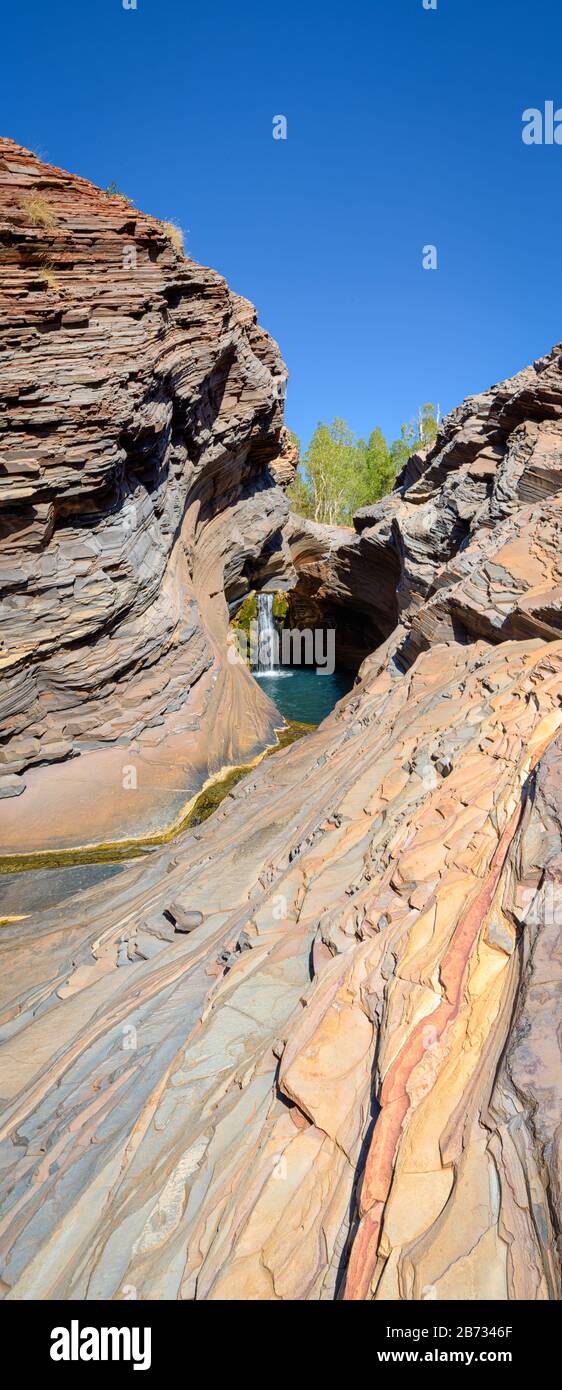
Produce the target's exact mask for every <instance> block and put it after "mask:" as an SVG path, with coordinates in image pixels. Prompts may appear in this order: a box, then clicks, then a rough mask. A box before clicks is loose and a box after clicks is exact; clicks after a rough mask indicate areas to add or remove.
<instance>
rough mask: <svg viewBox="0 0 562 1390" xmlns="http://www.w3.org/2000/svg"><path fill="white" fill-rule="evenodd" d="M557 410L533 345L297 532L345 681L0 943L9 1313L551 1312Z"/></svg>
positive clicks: (560, 673)
mask: <svg viewBox="0 0 562 1390" xmlns="http://www.w3.org/2000/svg"><path fill="white" fill-rule="evenodd" d="M98 196H99V195H98ZM183 273H184V274H188V273H190V272H189V268H188V269H186V270H185V271H184V272H183ZM198 273H200V272H198ZM205 273H207V272H205ZM561 412H562V368H561V354H560V349H556V350H555V351H554V352H553V353H552V354H551V356H550V357H549V358H546V359H544V360H543V361H542V362H540V363H538V364H536V365H535V367H534V368H531V369H529V370H528V371H526V372H523V373H521V374H520V376H518V377H517V378H515V380H514V381H513V382H510V383H505V384H504V385H502V386H501V387H496V388H494V389H493V390H492V391H491V392H489V393H487V394H486V395H485V396H483V397H479V398H477V399H476V400H472V401H468V402H467V403H466V404H465V405H464V406H463V407H461V409H460V410H459V411H456V412H455V413H454V414H453V416H451V417H450V418H449V420H448V421H446V422H445V425H444V427H443V432H442V435H441V437H440V439H439V440H438V441H437V445H436V448H435V450H433V451H432V454H431V455H429V456H428V457H427V458H426V459H422V458H415V459H413V460H411V461H410V463H409V465H408V466H407V469H406V471H405V475H404V476H403V478H402V479H401V480H400V482H399V486H398V488H397V490H396V492H395V493H394V494H393V495H392V496H391V497H390V498H386V499H384V501H383V502H382V503H380V504H379V505H378V506H377V507H376V508H374V509H373V510H372V512H369V513H368V514H367V515H363V516H362V517H361V518H359V519H358V522H357V532H356V535H355V537H354V536H353V535H352V534H351V533H350V532H346V533H345V534H343V535H334V534H332V535H330V536H325V535H322V534H321V533H320V532H319V531H318V529H317V528H314V529H313V531H312V532H311V531H310V529H309V528H308V527H307V526H306V524H303V523H300V522H293V523H291V525H290V526H288V527H287V529H286V532H285V537H286V540H287V542H288V543H289V544H290V546H291V549H292V553H293V557H294V560H295V564H296V568H297V571H298V574H299V584H298V588H297V595H296V598H297V601H300V602H302V604H303V605H306V603H307V602H311V603H312V602H314V603H315V604H317V605H318V609H317V611H318V612H319V613H320V614H322V613H323V612H325V611H326V608H325V607H324V604H326V605H328V604H331V605H332V606H334V607H339V608H340V610H341V613H342V617H343V619H345V614H346V612H347V611H349V609H348V605H349V606H351V605H352V604H353V595H354V591H355V585H356V584H357V586H358V592H359V594H360V598H359V600H358V603H360V605H361V608H360V611H361V612H363V611H364V605H365V606H366V605H368V606H369V612H368V614H367V613H365V616H366V617H367V618H368V622H369V624H372V627H373V630H374V629H375V628H376V629H377V631H378V633H379V634H380V636H381V638H382V639H383V640H382V641H381V642H380V644H379V645H378V646H377V648H376V650H374V651H373V653H372V654H371V655H370V656H369V657H368V659H367V660H366V661H364V662H363V665H362V667H361V670H360V674H359V679H358V682H357V683H356V685H355V687H354V689H353V690H352V691H351V692H350V694H349V695H348V696H346V698H345V699H344V700H343V701H341V702H340V704H339V705H338V707H337V708H336V710H335V711H334V712H333V713H332V715H331V716H330V717H329V719H327V720H326V721H324V723H323V724H322V725H321V726H320V728H319V729H318V730H317V731H316V732H315V733H313V734H311V735H310V736H309V737H308V738H306V739H303V740H301V741H300V742H298V743H296V744H294V745H293V747H291V748H290V749H288V750H286V751H284V752H277V753H275V754H274V755H273V756H272V757H271V758H270V759H269V760H268V761H267V762H264V763H262V764H261V765H260V766H259V767H257V768H255V769H254V770H253V771H252V772H251V773H250V774H249V775H248V777H246V778H245V779H244V780H243V781H241V782H239V783H238V784H237V786H236V787H235V788H234V790H233V791H232V792H231V794H230V796H229V797H228V799H227V800H225V801H224V802H223V803H222V804H221V806H220V807H219V809H218V810H217V811H216V813H215V814H214V816H212V818H210V819H209V820H208V821H206V822H205V823H204V824H203V825H201V826H199V827H198V828H197V829H193V830H191V831H189V832H188V833H184V834H182V835H178V837H177V838H176V840H175V842H174V843H172V844H170V845H168V846H166V847H163V848H161V849H159V850H158V851H156V852H155V853H153V854H152V855H151V856H150V858H149V860H148V861H147V862H136V863H134V864H132V865H131V866H129V867H127V868H125V869H121V870H120V872H119V873H118V875H117V876H116V877H114V878H112V879H110V880H108V881H107V882H105V883H102V884H97V885H96V886H92V887H90V888H89V889H88V890H87V891H84V892H79V893H77V894H76V895H75V896H74V897H73V898H71V899H68V900H67V901H66V902H65V903H64V905H63V906H62V907H59V908H57V909H56V910H52V909H45V910H42V911H29V912H28V914H27V915H26V916H25V917H24V920H20V921H15V920H11V921H9V922H6V924H5V925H4V926H3V928H2V933H1V935H0V965H1V969H0V979H1V980H2V1000H3V1007H2V1014H1V1016H0V1017H1V1028H2V1034H1V1042H0V1070H1V1074H2V1093H3V1097H4V1106H3V1115H2V1128H1V1131H0V1159H1V1173H2V1194H1V1205H2V1212H3V1225H2V1235H1V1237H0V1278H1V1279H2V1281H3V1288H4V1292H5V1295H6V1297H7V1298H8V1300H12V1299H28V1298H40V1299H51V1298H56V1297H63V1298H82V1297H84V1298H91V1299H103V1298H112V1299H117V1300H119V1299H127V1298H130V1297H131V1296H136V1297H139V1298H145V1299H151V1298H167V1299H168V1298H172V1299H208V1300H211V1301H214V1300H217V1301H218V1300H223V1299H228V1300H236V1299H250V1300H272V1301H283V1300H294V1299H298V1300H333V1299H345V1300H349V1301H359V1300H389V1299H395V1298H398V1299H404V1300H417V1299H436V1300H443V1299H460V1298H469V1299H475V1300H479V1299H513V1300H517V1299H538V1300H547V1299H556V1298H558V1297H559V1296H560V1283H559V1272H558V1264H557V1242H558V1241H559V1238H560V1189H561V1178H560V1127H559V1104H558V1101H559V1095H560V1080H561V1077H560V1053H559V1043H558V1035H557V1029H558V1026H559V998H560V979H559V972H560V961H559V956H558V955H557V935H558V931H559V927H560V920H561V917H562V907H561V900H560V894H561V891H562V889H561V869H560V864H561V853H562V771H561V769H562V700H561V697H562V634H561V633H560V629H559V621H558V617H557V614H558V613H559V607H558V600H557V597H556V596H557V593H559V584H560V575H559V561H560V551H559V535H560V530H559V522H558V519H557V515H558V514H557V504H558V499H559V495H560V487H559V479H560V476H561V475H560V460H561V458H562V451H561V450H560V436H559V426H560V422H561V421H562V413H561ZM178 447H179V441H178ZM276 447H277V446H276ZM281 456H283V449H281ZM283 466H284V465H283V464H282V463H281V464H277V465H276V467H280V468H281V469H283ZM264 493H265V496H264V498H263V500H264V502H266V501H267V499H268V497H269V489H264ZM258 500H259V498H258V499H256V497H255V494H254V495H253V502H252V505H257V501H258ZM217 507H218V503H217ZM229 518H230V513H229V512H228V511H227V512H226V513H225V514H224V515H223V513H222V511H221V510H220V508H219V509H218V510H217V513H216V517H215V518H214V519H213V522H212V523H210V525H211V526H212V527H213V528H214V529H213V536H214V537H216V539H215V540H214V544H213V547H212V553H213V555H216V553H217V552H220V553H221V554H222V547H223V542H221V535H222V526H223V524H225V523H226V524H228V522H229ZM271 524H272V525H273V522H272V523H271ZM247 544H248V537H247V534H246V532H245V533H244V545H247ZM280 544H281V549H283V546H284V544H285V540H283V541H282V542H281V543H280ZM215 545H216V551H215ZM266 550H267V546H262V547H261V551H260V559H259V561H258V563H263V564H264V565H265V567H266V570H267V566H268V565H271V564H273V566H275V564H276V560H275V556H276V555H277V554H278V548H276V547H275V546H273V547H272V548H271V549H270V552H269V556H268V555H267V554H266ZM202 554H203V555H204V554H205V552H202ZM272 557H273V559H272ZM362 557H363V558H362ZM256 560H257V557H256ZM363 561H364V566H363ZM307 566H308V578H307V579H306V580H304V579H303V577H302V576H303V572H304V570H305V567H307ZM218 567H219V566H218V565H210V567H209V573H210V572H211V571H212V576H213V577H209V580H208V590H207V595H206V596H205V582H206V574H207V571H206V570H205V566H204V564H202V571H201V578H200V581H199V584H198V588H197V596H198V603H199V606H200V608H201V609H202V611H203V619H204V625H205V627H204V630H205V632H206V631H207V624H208V621H209V620H208V617H207V614H208V612H209V611H210V607H208V606H207V605H208V595H209V594H210V593H211V585H212V584H213V583H214V582H215V578H214V576H215V575H216V569H217V568H218ZM242 572H243V567H242V568H241V570H240V576H241V575H242ZM352 572H353V574H354V575H356V576H357V575H358V576H361V577H360V578H357V579H355V578H354V579H353V582H352V578H351V576H352ZM377 575H378V576H380V582H379V579H377ZM234 582H236V581H234ZM240 582H242V580H241V578H240ZM306 584H308V585H309V590H308V593H307V592H305V586H306ZM321 590H323V591H324V592H321ZM221 602H224V599H221ZM33 630H34V629H33ZM198 630H199V629H198ZM218 646H219V644H218V642H217V647H218ZM222 709H223V717H224V721H225V724H226V723H227V719H226V708H225V706H224V704H223V706H222ZM80 760H81V759H80ZM80 760H76V759H75V760H74V762H77V761H80ZM67 765H68V764H63V765H62V766H63V767H64V766H67ZM70 765H72V764H70ZM50 771H51V773H54V772H56V768H51V769H50ZM11 775H15V776H17V775H18V774H17V773H12V774H11ZM25 775H26V778H30V777H32V776H33V775H34V772H33V768H32V769H31V772H26V774H25ZM28 794H29V793H28V790H26V791H25V792H24V793H23V794H22V795H21V796H19V797H18V798H17V799H16V798H13V800H12V805H13V806H15V807H16V809H17V807H18V806H19V805H20V804H24V805H25V801H26V797H28ZM178 928H179V929H178Z"/></svg>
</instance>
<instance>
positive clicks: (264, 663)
mask: <svg viewBox="0 0 562 1390" xmlns="http://www.w3.org/2000/svg"><path fill="white" fill-rule="evenodd" d="M273 598H274V595H273V594H257V595H256V599H257V609H258V650H257V661H256V666H257V669H258V671H274V670H275V667H276V665H277V659H276V658H277V629H276V627H275V622H274V620H273Z"/></svg>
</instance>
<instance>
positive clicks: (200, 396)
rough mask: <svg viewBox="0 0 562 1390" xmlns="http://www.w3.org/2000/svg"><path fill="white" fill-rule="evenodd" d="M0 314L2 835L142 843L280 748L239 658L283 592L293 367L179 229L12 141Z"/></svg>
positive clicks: (3, 204) (3, 160)
mask: <svg viewBox="0 0 562 1390" xmlns="http://www.w3.org/2000/svg"><path fill="white" fill-rule="evenodd" d="M172 236H173V233H172ZM0 313H1V338H0V501H1V507H2V516H1V520H0V623H1V628H0V634H1V635H0V642H1V646H0V662H1V672H2V690H1V696H0V721H1V738H2V743H1V746H0V766H1V769H2V777H1V780H0V792H2V793H3V796H4V797H5V798H6V797H10V805H9V807H6V805H5V804H3V802H2V801H1V800H0V822H1V825H0V841H1V842H2V843H3V845H4V847H5V848H12V849H21V848H27V849H34V848H43V847H46V846H47V845H49V844H51V843H55V842H56V843H60V844H64V843H67V844H74V843H79V842H80V841H81V840H86V841H88V840H96V839H99V838H100V835H101V832H102V819H103V816H107V817H108V818H109V823H106V825H105V828H104V829H105V831H109V835H108V836H107V837H108V838H112V836H114V835H115V834H119V833H121V834H122V835H126V834H127V833H128V832H129V833H130V832H131V831H132V832H134V831H135V830H136V831H137V832H139V831H140V829H141V828H142V827H143V825H144V827H145V828H146V827H147V826H148V825H149V824H150V825H151V826H157V825H159V824H162V823H166V821H167V820H170V819H172V820H173V812H174V809H176V808H177V806H178V805H180V804H181V802H182V799H183V800H184V801H185V799H186V791H188V790H189V788H190V787H193V786H194V785H197V783H198V782H200V781H201V779H202V777H203V776H204V774H205V772H206V771H207V770H210V771H214V770H216V769H217V768H218V767H220V766H221V765H223V764H225V763H229V762H236V761H240V760H241V759H242V758H243V757H244V756H247V755H248V754H250V753H251V752H252V751H257V749H258V748H259V747H263V746H264V744H265V743H267V742H268V740H269V741H270V740H271V737H272V730H273V724H274V713H273V710H272V707H271V705H270V704H269V703H268V701H266V699H265V697H263V696H262V694H261V692H260V691H259V689H257V688H256V686H255V684H254V683H252V682H251V681H250V679H249V678H248V677H246V674H245V672H244V671H243V668H241V667H239V668H234V667H229V666H228V665H226V666H225V661H224V646H225V637H226V631H227V622H228V607H227V602H228V601H231V602H232V601H234V600H235V599H236V598H237V597H239V596H241V595H243V594H244V592H245V591H246V590H247V588H248V585H249V578H248V576H250V577H251V576H252V574H253V570H254V567H256V568H257V569H258V570H260V571H261V572H262V573H263V574H266V575H267V573H268V572H272V573H275V574H282V575H283V574H284V575H285V576H287V575H289V576H290V575H291V568H290V564H289V562H288V556H287V551H286V547H285V546H284V543H283V537H282V526H283V523H284V521H285V519H286V515H287V511H288V506H287V502H286V500H285V497H284V493H283V491H282V488H281V487H280V486H279V484H278V482H277V480H276V479H277V477H280V478H281V479H282V480H284V479H285V474H286V473H287V472H289V475H290V468H291V458H290V450H289V449H288V446H287V442H286V439H285V438H284V434H283V396H284V388H285V380H286V371H285V367H284V364H283V362H282V359H281V357H280V354H279V351H278V349H277V347H276V345H275V344H274V343H273V342H272V341H271V339H270V338H269V337H268V336H267V334H265V333H264V332H263V331H262V329H260V328H259V326H258V325H257V323H256V314H255V310H254V309H253V307H252V306H251V305H250V304H248V303H247V301H246V300H243V299H241V298H240V297H239V296H237V295H235V294H233V293H232V292H231V291H230V290H229V288H228V286H227V285H226V283H225V281H224V280H223V279H222V278H221V277H220V276H219V275H217V274H216V273H215V272H214V271H210V270H206V269H204V268H203V267H201V266H198V265H196V264H195V263H194V262H193V261H191V260H189V259H186V258H185V257H184V256H183V255H182V254H181V253H180V251H179V250H178V249H177V248H176V247H175V246H174V244H173V239H172V237H171V235H170V229H169V228H166V226H164V225H163V224H162V223H159V222H158V221H156V220H155V219H154V218H149V217H145V216H144V215H143V214H142V213H139V212H137V211H136V209H134V208H133V207H131V206H130V205H129V204H128V203H127V201H126V200H125V199H123V198H122V197H120V196H107V195H105V194H103V193H102V192H101V191H100V190H99V189H97V188H95V187H94V186H93V185H92V184H90V183H87V182H86V181H85V180H83V179H80V178H77V177H75V176H73V175H69V174H66V173H63V172H62V171H61V170H58V169H54V168H51V167H49V166H46V165H44V164H41V162H40V161H39V160H38V159H36V158H35V156H33V155H31V154H30V153H29V152H28V151H25V150H22V149H20V148H19V147H18V146H17V145H14V144H13V143H12V142H11V141H9V140H2V141H0ZM225 596H226V599H225ZM229 703H230V704H231V705H232V706H233V718H232V719H225V718H224V710H225V707H227V706H228V704H229ZM219 710H220V715H219ZM203 727H204V729H205V734H204V739H203V738H201V737H198V733H199V730H200V729H202V728H203ZM67 760H72V763H73V764H74V765H73V766H72V765H71V766H69V765H68V762H67ZM61 763H64V764H66V765H65V766H64V767H62V768H61V767H60V766H59V768H58V769H57V767H56V766H54V765H55V764H61ZM123 765H127V766H129V765H134V766H135V767H136V768H137V771H138V774H139V778H140V786H141V790H142V805H141V804H140V802H141V798H140V797H139V798H137V799H136V801H135V800H134V799H132V798H131V797H130V796H129V797H128V798H127V796H124V795H122V792H123V788H122V781H123V778H122V767H123ZM178 772H179V773H180V775H179V776H178ZM178 783H180V784H182V785H180V787H179V789H178ZM88 787H89V788H90V791H89V793H88V791H87V788H88ZM26 788H27V790H25V789H26ZM22 793H24V794H22ZM16 795H17V802H16V801H15V799H12V798H15V797H16ZM100 798H101V801H100V800H99V799H100ZM88 803H89V804H88ZM97 804H99V805H100V809H101V810H102V812H103V816H100V817H98V816H97V814H96V805H97ZM55 807H58V811H59V815H58V827H57V835H56V840H54V838H53V835H54V832H53V812H54V809H55ZM8 819H9V825H8Z"/></svg>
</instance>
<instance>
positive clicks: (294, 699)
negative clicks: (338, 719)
mask: <svg viewBox="0 0 562 1390" xmlns="http://www.w3.org/2000/svg"><path fill="white" fill-rule="evenodd" d="M255 674H256V672H255V671H254V675H255ZM258 679H259V683H260V685H261V688H262V690H265V693H266V695H269V698H270V700H273V703H274V705H277V708H278V710H280V712H281V714H283V715H284V717H285V719H296V720H298V721H299V723H301V724H320V723H321V721H322V719H325V718H326V715H327V714H329V713H330V710H333V708H334V705H336V704H337V702H338V700H341V698H342V695H347V692H348V690H351V687H352V685H353V682H354V680H355V676H354V674H353V671H334V674H333V675H332V676H317V674H316V671H315V670H313V668H312V667H310V666H308V667H307V666H292V667H291V668H290V669H289V668H288V667H285V668H284V669H283V670H282V671H273V672H271V674H270V673H267V675H263V674H261V675H260V676H259V677H258Z"/></svg>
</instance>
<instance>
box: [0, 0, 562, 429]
mask: <svg viewBox="0 0 562 1390" xmlns="http://www.w3.org/2000/svg"><path fill="white" fill-rule="evenodd" d="M561 8H562V7H561V5H560V0H438V9H437V11H436V12H433V11H431V12H426V11H425V10H424V9H423V7H422V0H363V2H362V3H359V0H342V2H341V3H337V4H334V3H332V2H331V0H283V3H279V0H271V3H268V2H267V0H212V3H211V0H200V3H199V4H197V5H192V4H190V3H188V0H185V3H184V0H138V5H137V9H136V10H129V11H128V10H125V9H124V8H123V6H122V3H121V0H90V2H89V3H88V0H26V3H21V4H20V5H18V6H17V8H16V7H15V6H10V5H6V6H5V7H4V14H3V31H4V43H3V45H2V48H3V54H2V59H1V81H0V109H1V116H2V118H1V121H0V129H1V131H2V133H3V134H6V135H11V136H12V137H13V138H14V139H16V140H18V141H19V142H20V143H21V144H23V145H27V146H30V147H32V148H33V149H35V150H36V151H37V152H38V153H40V154H42V155H43V156H44V157H46V158H47V159H48V160H49V161H50V162H51V163H54V164H58V165H61V166H63V167H65V168H68V169H70V170H73V171H75V172H76V173H79V174H82V175H84V176H85V177H87V178H91V179H93V180H94V181H95V182H96V183H99V184H101V185H103V186H106V185H107V184H108V183H109V182H110V181H112V180H115V182H116V183H117V185H118V186H119V187H120V188H121V189H122V190H123V191H124V192H126V193H128V194H129V196H130V197H132V198H133V200H134V201H135V203H136V204H137V205H138V206H139V207H142V208H143V209H145V210H146V211H148V212H151V213H154V214H155V215H156V216H159V217H167V218H173V219H175V220H177V221H178V222H179V223H180V224H181V225H182V226H183V227H184V228H185V229H186V232H187V235H186V244H187V248H188V251H189V254H191V255H192V256H193V257H195V258H196V259H197V260H199V261H202V262H203V263H205V264H207V265H211V266H215V267H216V268H217V269H218V270H220V271H221V272H222V273H223V274H224V275H225V276H226V277H227V278H228V280H229V282H230V284H231V285H232V286H233V288H234V289H236V290H237V291H239V292H240V293H241V294H244V295H246V296H247V297H248V298H249V299H251V300H253V302H254V303H255V304H256V305H257V307H258V311H259V316H260V321H261V322H262V323H263V324H264V325H265V326H266V327H267V328H268V329H269V331H270V332H271V333H272V334H273V335H274V337H275V338H276V339H277V340H278V342H279V343H280V345H281V348H282V351H283V353H284V356H285V359H286V361H287V364H288V367H289V372H290V384H289V392H288V398H287V420H288V423H289V425H290V426H291V428H293V429H295V430H296V431H297V433H298V434H299V435H300V437H301V438H302V439H303V440H304V441H306V440H307V439H308V437H309V436H310V434H311V432H312V430H313V428H314V426H315V424H316V422H317V421H318V420H319V419H326V420H330V419H332V418H333V416H334V415H340V416H343V417H344V419H346V420H347V422H348V424H349V425H350V426H351V427H352V428H353V429H354V430H356V431H357V432H358V433H362V434H366V433H367V432H368V431H369V430H370V429H371V428H372V427H373V426H374V425H375V424H379V425H381V427H382V428H383V429H384V430H385V432H386V433H388V434H390V435H393V434H395V433H396V432H397V431H398V429H399V427H400V423H401V421H402V420H403V419H405V418H407V417H408V416H410V415H412V414H413V413H414V411H415V410H416V407H417V406H418V404H420V403H421V402H423V401H426V400H433V401H437V400H439V402H440V404H441V407H442V409H444V410H448V409H450V408H451V407H452V406H454V405H456V404H457V403H458V402H459V401H460V400H461V399H462V397H463V396H465V395H467V394H469V393H471V392H474V391H478V390H481V389H483V388H485V387H486V386H488V385H489V384H491V383H492V382H493V381H497V380H499V379H501V378H502V377H504V376H507V375H510V374H511V373H513V372H514V371H515V370H517V369H518V368H520V367H521V366H523V365H525V364H526V363H527V362H528V361H530V360H531V359H532V358H533V357H536V356H538V355H540V354H541V353H542V352H544V351H546V350H547V349H549V348H550V347H551V346H552V344H553V343H554V342H556V341H557V340H558V339H562V312H561V303H560V299H561V284H562V146H558V145H554V146H552V147H546V146H543V147H542V148H539V147H528V146H525V145H524V144H523V142H522V140H521V129H522V123H521V115H522V112H523V110H524V109H525V108H526V107H529V106H537V107H540V106H542V105H543V103H544V101H545V100H547V99H549V98H551V99H553V100H554V101H555V103H556V105H557V106H558V105H560V106H562V63H561V52H562V12H561ZM279 114H283V115H286V116H287V119H288V139H287V141H286V142H284V141H275V140H273V138H272V118H273V116H274V115H279ZM427 243H435V244H436V245H437V247H438V254H439V269H438V270H437V271H436V272H431V271H423V270H422V268H421V250H422V247H423V245H424V244H427Z"/></svg>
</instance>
